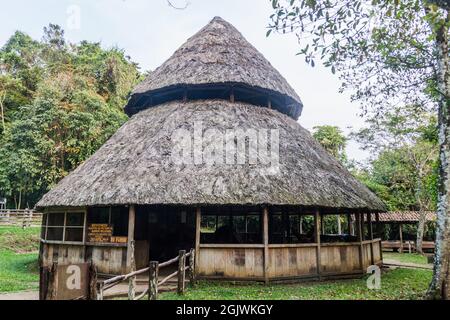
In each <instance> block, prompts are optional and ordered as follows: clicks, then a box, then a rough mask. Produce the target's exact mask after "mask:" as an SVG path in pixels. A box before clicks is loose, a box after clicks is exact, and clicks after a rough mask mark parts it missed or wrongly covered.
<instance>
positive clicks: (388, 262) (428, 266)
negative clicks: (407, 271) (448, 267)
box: [383, 259, 433, 270]
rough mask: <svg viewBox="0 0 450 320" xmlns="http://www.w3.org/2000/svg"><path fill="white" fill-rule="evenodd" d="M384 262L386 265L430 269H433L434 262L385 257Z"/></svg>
mask: <svg viewBox="0 0 450 320" xmlns="http://www.w3.org/2000/svg"><path fill="white" fill-rule="evenodd" d="M383 264H384V265H386V266H392V267H400V268H412V269H428V270H432V269H433V265H432V264H418V263H405V262H400V261H398V260H394V259H383Z"/></svg>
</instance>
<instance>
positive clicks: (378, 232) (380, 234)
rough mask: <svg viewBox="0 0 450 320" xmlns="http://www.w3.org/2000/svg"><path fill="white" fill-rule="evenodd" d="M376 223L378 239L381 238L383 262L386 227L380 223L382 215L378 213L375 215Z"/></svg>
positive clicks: (381, 258) (381, 257)
mask: <svg viewBox="0 0 450 320" xmlns="http://www.w3.org/2000/svg"><path fill="white" fill-rule="evenodd" d="M375 221H376V224H377V237H378V238H380V245H379V247H380V260H381V261H383V246H382V245H381V244H382V241H383V230H384V226H382V225H381V223H380V214H379V213H376V214H375Z"/></svg>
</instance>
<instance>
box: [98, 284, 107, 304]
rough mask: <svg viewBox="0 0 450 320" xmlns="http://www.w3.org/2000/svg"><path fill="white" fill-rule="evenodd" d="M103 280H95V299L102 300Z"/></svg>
mask: <svg viewBox="0 0 450 320" xmlns="http://www.w3.org/2000/svg"><path fill="white" fill-rule="evenodd" d="M104 286H105V285H104V283H103V282H97V300H103V288H104Z"/></svg>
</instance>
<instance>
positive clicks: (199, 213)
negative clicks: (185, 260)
mask: <svg viewBox="0 0 450 320" xmlns="http://www.w3.org/2000/svg"><path fill="white" fill-rule="evenodd" d="M201 227H202V211H201V209H200V207H198V208H197V209H196V211H195V262H194V264H195V270H194V272H195V274H194V277H195V279H197V278H198V276H197V270H198V266H199V265H200V261H199V259H200V235H201Z"/></svg>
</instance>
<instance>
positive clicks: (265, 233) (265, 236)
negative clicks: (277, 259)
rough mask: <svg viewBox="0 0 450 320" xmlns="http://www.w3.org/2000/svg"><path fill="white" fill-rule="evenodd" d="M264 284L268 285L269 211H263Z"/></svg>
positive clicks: (266, 209)
mask: <svg viewBox="0 0 450 320" xmlns="http://www.w3.org/2000/svg"><path fill="white" fill-rule="evenodd" d="M263 244H264V282H265V283H269V209H268V208H267V207H266V206H265V207H264V209H263Z"/></svg>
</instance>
